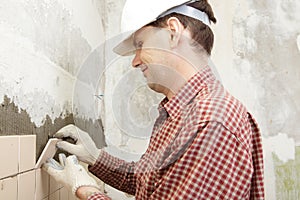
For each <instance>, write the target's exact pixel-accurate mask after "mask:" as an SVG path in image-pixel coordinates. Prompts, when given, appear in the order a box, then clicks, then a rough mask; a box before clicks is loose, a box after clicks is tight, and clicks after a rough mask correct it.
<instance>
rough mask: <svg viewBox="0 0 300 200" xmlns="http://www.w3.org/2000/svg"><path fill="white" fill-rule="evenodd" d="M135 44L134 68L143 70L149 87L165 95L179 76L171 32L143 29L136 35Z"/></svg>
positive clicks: (151, 28)
mask: <svg viewBox="0 0 300 200" xmlns="http://www.w3.org/2000/svg"><path fill="white" fill-rule="evenodd" d="M134 44H135V47H136V52H135V57H134V59H133V60H132V66H133V67H138V68H140V69H141V71H142V72H143V74H144V76H145V77H146V79H147V83H148V86H149V87H150V88H151V89H152V90H154V91H156V92H159V93H164V94H166V93H167V92H168V90H172V85H173V84H174V81H176V78H175V77H177V76H178V74H177V73H176V71H175V69H174V67H173V66H174V59H173V58H174V54H172V52H171V48H170V32H169V31H168V30H167V29H162V28H155V27H151V26H147V27H143V28H142V29H140V30H138V31H137V32H136V33H135V36H134Z"/></svg>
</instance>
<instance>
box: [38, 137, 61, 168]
mask: <svg viewBox="0 0 300 200" xmlns="http://www.w3.org/2000/svg"><path fill="white" fill-rule="evenodd" d="M58 141H60V139H57V138H51V139H49V140H48V142H47V144H46V146H45V148H44V149H43V151H42V154H41V155H40V157H39V159H38V161H37V163H36V164H35V168H36V169H38V168H40V167H41V166H42V164H44V163H45V162H46V161H47V160H48V159H49V158H53V156H54V155H55V153H56V151H57V148H56V143H57V142H58Z"/></svg>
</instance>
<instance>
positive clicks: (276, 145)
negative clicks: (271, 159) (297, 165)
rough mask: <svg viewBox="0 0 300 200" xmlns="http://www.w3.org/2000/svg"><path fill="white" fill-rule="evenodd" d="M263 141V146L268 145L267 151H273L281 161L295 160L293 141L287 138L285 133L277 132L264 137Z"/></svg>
mask: <svg viewBox="0 0 300 200" xmlns="http://www.w3.org/2000/svg"><path fill="white" fill-rule="evenodd" d="M264 143H265V144H264V145H265V147H267V146H268V151H270V152H273V153H274V154H275V155H276V156H277V158H278V159H279V160H280V161H281V162H282V163H286V162H288V161H289V160H295V141H294V139H293V138H288V135H287V134H283V133H279V134H278V135H277V136H273V137H269V138H267V139H265V140H264Z"/></svg>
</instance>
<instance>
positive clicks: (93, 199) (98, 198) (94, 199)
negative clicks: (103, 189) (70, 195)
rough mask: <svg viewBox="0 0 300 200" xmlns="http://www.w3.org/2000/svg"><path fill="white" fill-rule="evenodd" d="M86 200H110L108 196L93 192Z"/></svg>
mask: <svg viewBox="0 0 300 200" xmlns="http://www.w3.org/2000/svg"><path fill="white" fill-rule="evenodd" d="M87 200H111V199H110V198H109V197H108V196H106V195H105V194H101V193H94V194H92V195H91V196H89V197H88V198H87Z"/></svg>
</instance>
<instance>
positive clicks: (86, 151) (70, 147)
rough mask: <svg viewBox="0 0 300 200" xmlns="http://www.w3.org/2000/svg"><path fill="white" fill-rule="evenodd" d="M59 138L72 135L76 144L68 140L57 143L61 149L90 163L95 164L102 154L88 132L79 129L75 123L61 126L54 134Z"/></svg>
mask: <svg viewBox="0 0 300 200" xmlns="http://www.w3.org/2000/svg"><path fill="white" fill-rule="evenodd" d="M54 137H57V138H61V139H62V138H67V137H70V138H72V139H74V140H75V141H76V143H75V144H71V143H69V142H66V141H61V142H58V143H57V147H58V148H59V149H63V150H65V151H67V152H69V153H70V154H73V155H76V156H77V158H78V159H79V160H80V161H82V162H85V163H87V164H89V165H94V164H95V162H96V160H97V158H98V157H99V154H100V149H98V148H97V147H96V145H95V143H94V141H93V140H92V138H91V137H90V136H89V134H88V133H87V132H84V131H83V130H81V129H79V128H78V127H76V126H75V125H73V124H70V125H67V126H65V127H63V128H61V129H60V130H59V131H57V133H55V134H54Z"/></svg>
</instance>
